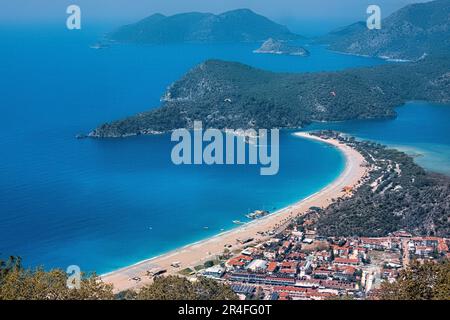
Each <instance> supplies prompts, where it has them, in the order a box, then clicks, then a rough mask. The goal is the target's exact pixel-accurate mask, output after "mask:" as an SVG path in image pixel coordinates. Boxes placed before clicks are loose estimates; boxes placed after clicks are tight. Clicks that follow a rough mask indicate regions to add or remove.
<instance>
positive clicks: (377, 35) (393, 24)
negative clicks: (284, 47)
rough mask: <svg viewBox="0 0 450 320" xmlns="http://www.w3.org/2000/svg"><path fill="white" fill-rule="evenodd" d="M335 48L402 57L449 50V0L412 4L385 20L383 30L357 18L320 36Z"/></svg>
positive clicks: (393, 57) (355, 52) (418, 57)
mask: <svg viewBox="0 0 450 320" xmlns="http://www.w3.org/2000/svg"><path fill="white" fill-rule="evenodd" d="M319 42H321V43H326V44H329V45H330V48H331V49H332V50H336V51H341V52H346V53H351V54H359V55H367V56H373V57H381V58H388V59H400V60H417V59H420V58H422V57H424V56H426V55H430V54H442V53H448V52H449V51H450V1H449V0H437V1H431V2H426V3H417V4H411V5H408V6H406V7H403V8H402V9H400V10H398V11H396V12H394V13H393V14H392V15H390V16H388V17H387V18H385V19H383V20H382V23H381V29H380V30H369V29H368V28H367V26H366V23H365V22H357V23H354V24H352V25H350V26H348V27H345V28H340V29H338V30H335V31H333V32H331V33H329V34H327V35H325V36H324V37H321V38H320V39H319Z"/></svg>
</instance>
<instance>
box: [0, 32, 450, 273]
mask: <svg viewBox="0 0 450 320" xmlns="http://www.w3.org/2000/svg"><path fill="white" fill-rule="evenodd" d="M108 30H109V29H106V28H105V27H98V26H85V27H84V28H83V29H82V30H81V31H68V30H66V29H65V27H64V25H58V26H55V25H46V26H20V27H18V26H16V27H11V26H8V27H5V26H2V28H0V39H2V45H1V46H2V50H1V51H0V112H1V117H0V150H1V156H0V255H3V256H6V255H20V256H21V257H22V258H23V261H24V263H25V265H27V266H38V265H43V266H44V267H45V268H47V269H49V268H54V267H59V268H66V267H67V266H69V265H73V264H75V265H79V266H80V267H81V269H82V270H85V271H96V272H98V273H105V272H109V271H112V270H114V269H117V268H120V267H123V266H126V265H129V264H132V263H135V262H138V261H140V260H143V259H146V258H149V257H152V256H156V255H159V254H162V253H165V252H167V251H169V250H172V249H174V248H177V247H180V246H183V245H186V244H188V243H191V242H194V241H198V240H201V239H204V238H206V237H209V236H212V235H214V234H217V233H219V232H221V231H223V230H229V229H231V228H233V227H235V225H234V224H233V222H232V221H233V220H242V221H245V219H246V218H245V214H247V213H248V212H249V211H252V210H255V209H265V210H269V211H271V212H273V211H275V210H277V209H280V208H282V207H283V206H286V205H289V204H291V203H293V202H296V201H298V200H300V199H302V198H305V197H307V196H308V195H310V194H312V193H314V192H317V191H319V190H320V189H321V188H323V187H324V186H326V185H327V184H328V183H330V182H331V181H332V180H334V179H335V178H336V177H337V176H338V175H339V174H340V173H341V171H342V170H343V167H344V159H343V156H342V155H341V154H340V153H339V152H338V151H337V150H335V149H333V148H331V147H329V146H326V145H323V144H321V143H318V142H314V141H308V140H304V139H301V138H297V137H294V136H293V135H292V132H290V131H284V132H282V134H281V137H280V144H281V145H280V171H279V174H278V175H276V176H260V175H259V167H257V166H254V165H241V166H206V165H205V166H175V165H173V164H172V162H171V160H170V152H171V149H172V147H173V143H172V142H171V141H170V136H169V135H160V136H148V137H134V138H127V139H117V140H114V139H112V140H111V139H106V140H92V139H85V140H77V139H75V135H76V134H78V133H86V132H88V131H90V130H91V129H92V128H94V127H96V126H98V125H99V124H101V123H103V122H107V121H111V120H114V119H118V118H122V117H125V116H128V115H132V114H135V113H136V112H140V111H144V110H148V109H150V108H155V107H158V106H159V105H160V101H159V98H160V97H161V95H162V94H163V92H164V91H165V89H166V87H167V86H168V85H170V84H171V83H172V82H173V81H175V80H177V79H178V78H179V77H180V76H182V75H183V74H184V73H185V72H186V71H188V70H189V69H190V68H192V67H193V66H195V65H196V64H198V63H200V62H202V61H204V60H205V59H210V58H215V59H224V60H232V61H239V62H242V63H246V64H250V65H252V66H255V67H259V68H263V69H267V70H273V71H289V72H313V71H324V70H342V69H345V68H350V67H358V66H373V65H379V64H383V63H386V62H385V61H383V60H379V59H369V58H363V57H355V56H349V55H342V54H337V53H332V52H329V51H327V50H326V48H325V47H322V46H309V47H308V50H310V51H311V56H310V57H308V58H302V57H290V56H277V55H257V54H254V53H252V51H253V50H254V49H255V48H257V47H258V46H259V45H260V44H259V43H253V44H252V43H248V44H217V45H205V44H203V45H201V44H195V45H194V44H177V45H167V46H150V45H149V46H135V45H114V46H112V47H110V48H107V49H100V50H95V49H91V48H90V45H92V44H94V43H95V42H96V40H97V39H98V38H100V37H101V36H102V33H104V32H105V31H108ZM398 111H399V117H398V118H397V119H395V120H383V121H378V122H377V121H366V122H346V123H336V124H332V126H337V128H340V129H342V130H343V131H348V132H349V133H353V134H355V135H357V136H360V137H363V138H370V139H374V140H380V141H386V142H388V143H390V144H392V145H398V146H402V147H404V148H409V149H411V150H412V149H414V150H419V151H420V152H418V153H422V154H425V155H422V156H421V157H417V160H418V161H423V162H424V164H425V165H427V164H429V163H431V164H432V165H431V167H433V168H434V169H439V170H441V171H446V170H448V164H449V162H450V160H449V159H450V153H449V152H448V150H449V148H450V147H449V146H450V141H449V136H450V134H449V131H448V126H447V125H446V123H445V120H447V119H449V116H450V108H448V106H436V105H430V104H427V103H422V102H414V103H411V104H409V105H407V106H403V107H401V108H399V109H398ZM328 125H329V124H328ZM312 127H313V126H312ZM433 150H434V151H433ZM441 150H447V151H446V152H447V153H444V154H442V153H441ZM425 151H426V152H425ZM433 152H434V153H433ZM428 157H430V158H429V159H434V160H433V161H430V162H428V161H425V160H426V159H428ZM442 168H444V169H445V168H447V169H445V170H442ZM206 227H207V228H206Z"/></svg>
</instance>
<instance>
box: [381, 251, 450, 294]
mask: <svg viewBox="0 0 450 320" xmlns="http://www.w3.org/2000/svg"><path fill="white" fill-rule="evenodd" d="M379 298H380V299H383V300H450V261H449V260H445V261H443V262H439V263H435V262H432V261H431V262H430V261H428V262H424V263H423V264H421V263H419V262H413V263H412V264H411V265H410V266H408V268H407V269H405V270H402V271H400V274H399V277H398V279H397V281H395V282H393V283H388V282H384V283H383V284H382V287H381V290H380V295H379Z"/></svg>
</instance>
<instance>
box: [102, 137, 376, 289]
mask: <svg viewBox="0 0 450 320" xmlns="http://www.w3.org/2000/svg"><path fill="white" fill-rule="evenodd" d="M295 135H297V136H299V137H303V138H308V139H314V140H318V141H321V142H324V143H328V144H331V145H333V146H335V147H336V148H338V149H339V150H340V151H341V152H342V153H343V154H344V155H345V158H346V165H345V169H344V171H343V172H342V173H341V175H340V176H339V177H338V178H337V179H336V180H334V181H333V182H332V183H330V184H329V185H327V186H326V187H325V188H323V189H322V190H320V191H319V192H317V193H315V194H313V195H311V196H309V197H307V198H306V199H303V200H301V201H299V202H297V203H295V204H293V205H290V206H288V207H286V208H283V209H281V210H279V211H277V212H274V213H272V214H270V215H268V216H266V217H263V218H260V219H257V220H254V221H252V222H249V223H247V224H245V225H242V226H239V227H236V228H235V229H233V230H230V231H227V232H223V233H221V234H218V235H217V236H214V237H212V238H208V239H206V240H203V241H200V242H196V243H193V244H190V245H187V246H185V247H182V248H179V249H177V250H174V251H171V252H169V253H167V254H164V255H161V256H158V257H155V258H152V259H148V260H144V261H141V262H139V263H137V264H134V265H132V266H129V267H125V268H122V269H119V270H116V271H114V272H111V273H108V274H105V275H103V276H102V277H101V278H102V280H103V281H104V282H107V283H111V284H113V285H114V291H115V292H118V291H122V290H126V289H132V288H139V287H141V286H143V285H145V284H147V283H150V282H151V281H152V279H151V277H149V276H147V271H149V270H154V269H157V268H162V269H165V270H167V272H166V274H176V273H178V272H179V271H180V270H182V269H184V268H187V267H190V268H193V267H194V266H197V265H199V264H203V263H204V262H205V261H207V260H212V259H213V258H214V257H215V256H217V255H220V254H222V253H223V251H224V249H225V247H227V246H230V245H231V247H229V248H228V249H229V250H238V249H242V248H243V247H244V246H245V245H248V243H247V244H245V245H243V244H241V243H240V240H244V239H249V238H253V239H254V240H253V242H258V241H261V240H265V239H267V238H268V237H269V236H268V235H267V232H269V231H272V230H274V229H277V228H280V227H282V226H283V225H284V224H286V223H287V222H288V221H289V220H290V218H292V217H294V216H298V215H301V214H303V213H305V212H306V211H307V210H308V209H309V208H310V207H312V206H316V207H326V206H328V205H329V204H330V203H331V202H332V199H334V198H338V197H340V196H343V195H344V194H345V193H344V191H343V188H344V187H345V186H352V187H354V186H356V185H357V184H358V182H359V181H360V180H361V178H363V177H364V175H365V174H366V173H367V168H366V167H365V166H364V165H363V164H364V162H365V161H364V158H363V156H362V155H361V154H360V153H359V152H357V151H356V150H354V149H353V148H351V147H349V146H347V145H345V144H341V143H340V142H339V141H337V140H333V139H327V140H325V139H321V138H318V137H315V136H311V135H309V134H307V133H303V132H298V133H295ZM174 262H176V263H177V264H179V267H178V268H176V267H173V266H172V264H173V263H174ZM133 278H139V279H140V280H133Z"/></svg>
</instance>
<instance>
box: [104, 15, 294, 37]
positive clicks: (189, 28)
mask: <svg viewBox="0 0 450 320" xmlns="http://www.w3.org/2000/svg"><path fill="white" fill-rule="evenodd" d="M107 37H108V39H110V40H113V41H116V42H123V43H172V42H201V43H204V42H251V41H263V40H265V39H267V38H270V37H273V38H276V39H279V40H294V39H300V38H302V37H301V36H299V35H297V34H294V33H292V32H291V31H289V29H288V28H287V27H286V26H283V25H281V24H278V23H276V22H273V21H272V20H270V19H268V18H266V17H264V16H262V15H259V14H257V13H255V12H253V11H251V10H250V9H236V10H231V11H226V12H224V13H221V14H218V15H215V14H212V13H201V12H188V13H180V14H175V15H171V16H165V15H163V14H159V13H156V14H153V15H151V16H148V17H146V18H144V19H142V20H140V21H138V22H136V23H133V24H128V25H125V26H122V27H120V28H118V29H117V30H115V31H113V32H111V33H110V34H108V35H107Z"/></svg>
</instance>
